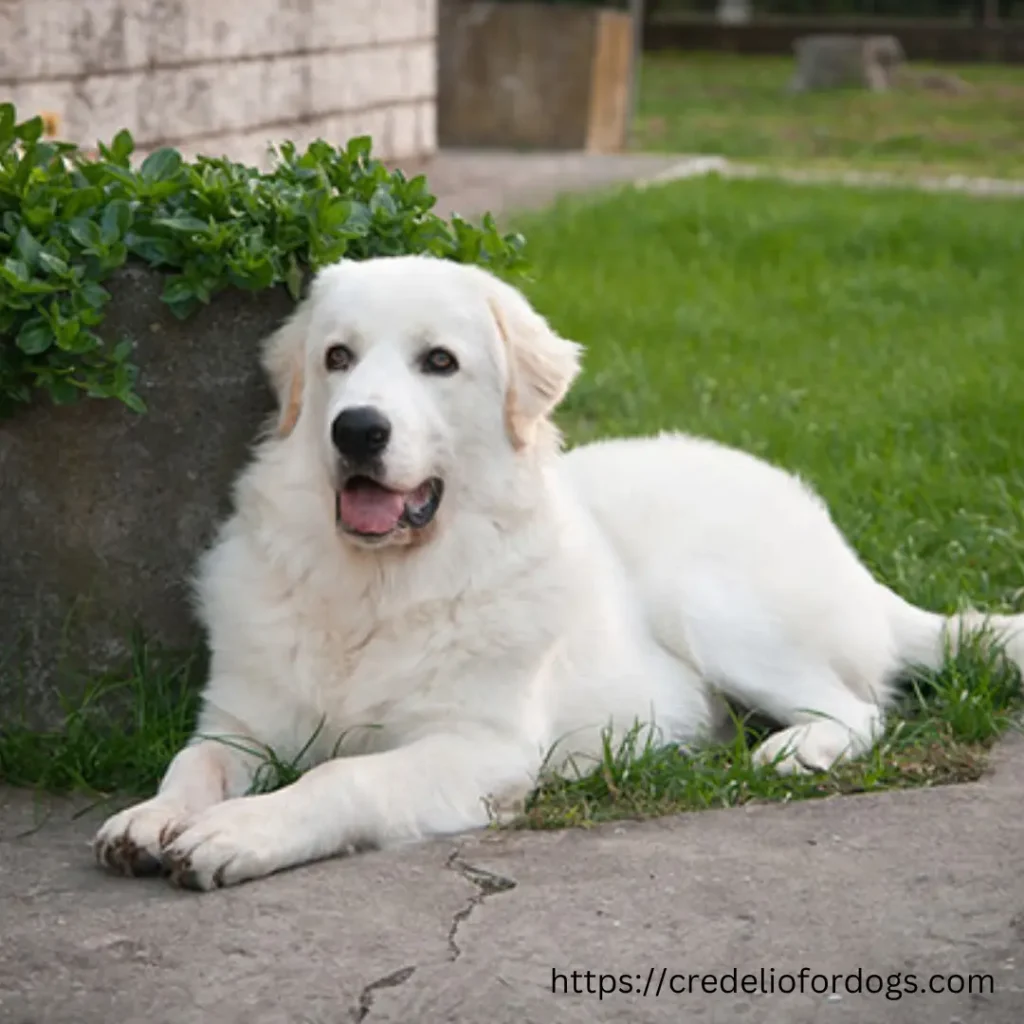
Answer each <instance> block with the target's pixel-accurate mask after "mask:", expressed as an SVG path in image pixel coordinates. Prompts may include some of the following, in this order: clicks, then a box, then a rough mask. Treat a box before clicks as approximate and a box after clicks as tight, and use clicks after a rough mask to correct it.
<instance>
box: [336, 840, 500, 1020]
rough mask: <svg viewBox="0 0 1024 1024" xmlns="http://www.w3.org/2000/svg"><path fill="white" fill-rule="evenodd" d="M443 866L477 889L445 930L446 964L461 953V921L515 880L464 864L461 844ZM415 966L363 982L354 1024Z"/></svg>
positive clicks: (401, 982) (402, 983)
mask: <svg viewBox="0 0 1024 1024" xmlns="http://www.w3.org/2000/svg"><path fill="white" fill-rule="evenodd" d="M444 866H445V867H446V868H447V869H448V870H449V871H454V872H455V873H456V874H458V875H461V876H462V877H463V878H464V879H466V881H467V882H469V883H470V885H472V886H473V887H474V889H475V890H476V891H475V892H474V893H473V895H472V896H470V898H469V900H468V901H467V902H466V905H465V906H464V907H461V908H460V909H459V910H457V911H456V912H455V913H454V914H453V915H452V923H451V927H450V928H449V929H448V963H452V962H453V961H455V960H458V959H459V957H460V956H462V949H461V948H460V946H459V944H458V941H457V937H458V933H459V927H460V926H461V924H462V922H463V921H465V920H467V919H468V917H469V915H470V914H472V913H473V911H474V910H476V908H477V907H478V906H480V904H481V903H483V902H484V900H486V899H487V898H488V897H489V896H494V895H496V894H497V893H501V892H508V891H509V890H511V889H514V888H515V887H516V881H515V879H512V878H506V877H505V876H504V875H496V874H495V873H494V872H493V871H487V870H486V869H485V868H478V867H477V866H476V865H474V864H467V863H466V862H465V861H464V860H463V859H462V849H461V847H456V848H455V849H454V850H452V852H451V854H450V855H449V856H448V859H447V860H446V861H445V865H444ZM418 966H419V965H417V964H410V965H409V966H407V967H400V968H399V969H398V970H397V971H392V972H391V973H390V974H385V975H384V976H383V977H381V978H377V979H376V980H375V981H371V982H370V983H369V984H368V985H366V986H365V987H364V988H363V990H362V992H360V993H359V1004H358V1006H357V1007H356V1009H355V1010H354V1011H353V1012H352V1019H353V1020H354V1021H355V1024H360V1022H361V1021H364V1020H366V1018H367V1017H368V1016H369V1015H370V1013H371V1012H372V1011H373V1001H374V998H375V995H376V993H377V992H378V991H380V990H381V989H384V988H398V986H399V985H404V984H405V983H406V982H407V981H408V980H409V979H410V978H411V977H412V976H413V975H414V974H415V973H416V970H417V967H418Z"/></svg>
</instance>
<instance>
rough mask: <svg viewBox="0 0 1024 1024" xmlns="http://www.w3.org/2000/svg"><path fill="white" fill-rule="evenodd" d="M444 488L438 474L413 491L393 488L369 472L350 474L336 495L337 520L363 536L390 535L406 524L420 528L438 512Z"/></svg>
mask: <svg viewBox="0 0 1024 1024" xmlns="http://www.w3.org/2000/svg"><path fill="white" fill-rule="evenodd" d="M443 492H444V483H443V482H442V481H441V480H439V479H438V478H437V477H431V479H429V480H427V481H425V482H424V483H422V484H420V485H419V487H417V488H416V489H415V490H412V491H393V490H391V488H389V487H385V486H384V485H383V484H380V483H378V482H377V481H376V480H373V479H371V478H370V477H368V476H353V477H349V479H348V480H346V481H345V484H344V486H343V487H342V488H341V490H340V491H338V492H337V494H336V496H335V505H334V512H335V520H336V522H337V523H338V525H339V526H340V527H341V528H342V529H343V530H345V531H346V532H347V533H352V534H355V535H356V536H359V537H368V538H379V537H386V536H388V535H389V534H391V533H394V532H395V531H396V530H397V529H399V528H400V527H403V526H405V527H410V528H412V529H414V530H420V529H422V528H423V527H424V526H426V525H427V524H428V523H430V521H431V520H432V519H433V518H434V516H435V515H437V510H438V508H439V507H440V505H441V495H442V493H443Z"/></svg>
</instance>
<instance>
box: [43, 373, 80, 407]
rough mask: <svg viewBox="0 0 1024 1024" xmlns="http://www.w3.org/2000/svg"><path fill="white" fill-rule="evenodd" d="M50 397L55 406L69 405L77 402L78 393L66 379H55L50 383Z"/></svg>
mask: <svg viewBox="0 0 1024 1024" xmlns="http://www.w3.org/2000/svg"><path fill="white" fill-rule="evenodd" d="M50 397H51V398H52V399H53V401H54V404H56V405H70V404H71V403H72V402H77V401H78V397H79V391H78V388H76V387H75V385H74V384H73V383H72V382H71V381H70V380H68V379H67V378H66V377H55V378H54V379H53V380H51V381H50Z"/></svg>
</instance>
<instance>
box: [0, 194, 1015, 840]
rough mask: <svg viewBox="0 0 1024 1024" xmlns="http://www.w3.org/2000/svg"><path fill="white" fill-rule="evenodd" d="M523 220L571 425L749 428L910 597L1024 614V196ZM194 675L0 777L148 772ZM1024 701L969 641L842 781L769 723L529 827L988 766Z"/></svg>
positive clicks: (668, 203)
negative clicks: (559, 344)
mask: <svg viewBox="0 0 1024 1024" xmlns="http://www.w3.org/2000/svg"><path fill="white" fill-rule="evenodd" d="M520 226H521V227H522V229H523V230H524V231H525V233H526V234H527V237H528V239H529V251H530V254H531V256H532V259H533V262H534V267H533V271H532V280H530V281H529V282H528V283H527V285H526V288H527V291H528V292H529V294H530V296H531V298H532V299H533V300H534V301H535V302H536V304H537V305H538V307H539V308H540V309H541V310H543V311H544V312H545V313H546V314H547V315H549V316H550V317H551V319H552V321H553V322H554V324H555V325H556V327H557V328H558V329H560V330H561V331H562V332H563V333H565V334H566V335H568V336H570V337H573V338H575V339H577V340H580V341H583V342H585V343H586V344H587V346H588V354H587V357H586V360H585V370H584V375H583V377H582V379H581V380H580V382H579V383H578V385H577V387H576V388H575V389H574V391H573V392H572V394H571V395H570V397H569V399H568V400H567V402H566V404H565V406H564V408H563V410H562V412H561V414H560V420H561V423H562V426H563V427H564V428H565V430H566V432H567V435H568V438H569V439H570V441H571V442H573V443H578V442H581V441H585V440H588V439H591V438H595V437H599V436H602V435H606V434H620V433H621V434H639V433H644V432H649V431H656V430H660V429H669V428H675V429H683V430H688V431H692V432H696V433H700V434H705V435H709V436H711V437H715V438H718V439H720V440H723V441H726V442H729V443H733V444H737V445H740V446H742V447H744V448H747V449H749V450H751V451H753V452H756V453H758V454H760V455H762V456H764V457H766V458H769V459H771V460H773V461H775V462H778V463H780V464H782V465H785V466H787V467H789V468H791V469H793V470H796V471H799V472H800V473H801V474H803V475H804V476H805V477H806V479H808V480H809V481H810V482H811V483H812V484H813V485H814V486H816V487H817V488H818V489H819V491H820V492H821V493H822V494H823V495H824V497H825V498H826V499H827V500H828V502H829V503H830V505H831V507H832V509H833V511H834V514H835V517H836V519H837V521H838V523H839V524H840V526H841V527H842V529H843V530H844V531H845V532H846V534H847V536H848V537H849V538H850V540H851V542H852V543H853V544H854V545H855V547H856V548H857V550H858V551H859V552H860V554H861V555H862V556H863V558H864V559H865V560H866V561H867V563H868V564H869V565H870V566H871V567H872V569H873V570H874V571H875V572H876V573H877V574H878V575H879V576H880V577H881V578H882V579H883V580H885V581H886V582H887V583H888V584H890V585H891V586H893V587H895V588H896V589H897V590H899V591H900V592H901V593H902V594H904V595H905V596H906V597H908V598H910V599H912V600H914V601H916V602H918V603H921V604H924V605H927V606H930V607H933V608H936V609H945V610H952V609H954V608H955V607H956V606H957V604H958V602H959V601H960V600H961V598H963V597H968V598H970V599H971V600H972V601H973V602H976V603H978V604H979V605H981V606H983V607H987V608H990V609H996V608H1014V607H1016V608H1020V607H1021V606H1022V591H1021V588H1022V587H1024V460H1022V455H1021V453H1022V452H1024V329H1022V326H1021V325H1022V324H1024V286H1022V284H1021V282H1024V203H1020V202H1018V201H1014V200H1005V199H1004V200H987V199H972V198H969V197H964V196H958V195H941V196H939V195H921V194H912V193H906V192H897V191H893V192H885V193H878V192H867V191H855V190H847V189H840V188H837V187H832V186H814V187H806V186H805V187H799V186H791V185H785V184H782V183H778V182H770V181H731V182H726V181H721V180H717V179H703V180H694V181H689V182H682V183H676V184H673V185H670V186H666V187H663V188H658V189H653V190H649V191H647V192H644V193H637V192H633V191H625V192H622V193H619V194H616V195H613V196H610V197H608V198H604V199H599V200H593V199H586V200H582V199H576V200H568V201H565V202H562V203H561V204H559V205H558V206H556V207H555V208H554V209H553V210H550V211H547V212H544V213H542V214H537V215H533V216H530V217H527V218H524V219H523V220H522V222H521V225H520ZM184 682H185V673H184V671H175V670H173V669H172V670H167V669H160V668H157V667H155V666H154V665H153V664H151V663H149V662H148V661H147V660H146V658H145V657H144V656H143V655H142V654H141V653H140V659H139V663H138V665H137V667H136V671H135V672H134V673H133V674H132V675H131V676H130V677H129V678H127V679H121V680H115V681H113V682H112V683H110V684H106V683H104V684H98V685H103V686H106V685H112V686H114V687H115V688H118V689H121V690H122V691H124V693H125V694H126V695H127V696H128V698H129V699H130V700H131V701H132V702H133V704H134V707H135V710H136V721H137V729H136V730H135V731H131V730H129V731H123V730H122V731H119V732H117V733H115V734H113V735H112V734H111V732H110V727H109V725H107V724H106V723H105V719H104V717H103V712H101V711H99V710H96V709H97V708H98V707H99V706H100V705H99V704H98V703H97V702H96V701H95V699H93V700H92V702H91V703H89V704H87V705H86V706H85V707H84V708H82V707H78V708H75V709H72V710H71V713H70V715H69V723H68V726H67V728H66V729H65V730H64V731H63V732H62V733H61V734H60V735H54V736H40V735H38V734H31V733H26V732H18V731H16V730H12V729H8V730H7V732H6V733H5V734H4V737H3V738H2V739H0V775H6V776H7V777H8V778H9V779H10V780H11V781H15V782H21V783H27V784H44V785H46V786H49V787H51V788H68V787H72V786H77V787H80V788H81V787H90V788H93V789H98V790H110V789H131V790H134V791H140V790H141V791H143V792H145V791H147V790H149V789H151V788H152V786H153V785H154V784H155V782H156V781H157V778H158V777H159V774H160V772H161V771H162V769H163V767H164V766H165V765H166V763H167V760H168V758H169V756H170V754H171V753H172V751H173V750H174V749H175V747H176V746H177V745H178V744H179V743H180V742H181V740H182V739H183V737H184V733H185V730H186V728H187V722H188V714H189V710H190V706H191V705H190V699H189V700H185V699H183V694H185V693H186V692H187V691H186V689H185V687H184ZM93 689H94V691H95V689H96V687H94V688H93ZM95 696H96V695H95V692H94V693H93V698H95ZM1018 697H1019V680H1018V679H1017V678H1016V677H1015V676H1014V675H1013V674H1012V673H1009V672H1007V671H1005V670H1004V669H1002V668H1000V667H999V666H998V665H997V664H995V663H994V662H993V661H992V660H991V659H988V658H986V657H984V656H982V655H981V654H979V653H977V652H975V653H973V654H972V653H971V652H970V651H967V652H965V653H963V654H962V655H961V656H960V657H958V659H957V661H956V662H955V663H951V664H950V665H949V666H947V668H946V670H945V671H944V672H943V673H941V674H940V675H939V676H937V677H935V678H927V679H919V680H915V681H914V683H913V685H911V686H909V687H908V695H907V700H906V703H905V706H904V707H903V708H902V711H901V714H900V715H898V716H896V717H895V718H894V720H893V723H892V725H891V727H890V730H889V733H888V735H887V738H886V741H885V742H884V743H883V744H882V745H881V747H880V748H879V749H878V751H877V752H875V753H874V754H872V755H871V756H870V757H868V758H867V759H865V760H864V761H863V762H861V763H859V764H856V765H852V766H850V767H848V768H844V769H843V770H841V771H838V772H835V773H833V774H831V775H823V776H815V777H811V778H807V779H801V780H780V779H778V778H776V777H774V776H773V775H772V774H771V773H770V772H763V771H755V770H754V769H753V768H752V766H751V764H750V758H749V743H750V737H749V734H748V733H743V734H742V735H741V738H740V740H739V741H738V742H737V744H736V745H734V746H732V747H730V748H728V749H716V750H711V751H708V752H706V753H704V754H701V755H699V756H697V757H695V758H693V759H686V758H684V757H682V756H681V755H680V754H678V753H677V752H675V751H671V750H669V751H638V750H630V749H628V748H626V749H622V750H609V751H608V756H607V760H606V764H605V765H604V766H603V768H602V770H601V771H599V772H598V773H597V774H595V775H594V776H592V777H591V778H589V779H586V780H583V781H574V782H570V783H561V784H554V785H549V786H547V787H546V788H545V789H543V790H542V791H541V793H540V794H539V796H538V798H537V799H536V800H534V801H533V802H532V804H531V806H530V808H529V809H528V813H527V815H526V817H525V819H524V824H527V825H532V826H537V827H546V826H552V825H562V824H567V823H570V824H571V823H581V822H587V821H592V820H599V819H602V818H606V817H612V816H616V815H646V814H654V813H663V812H668V811H675V810H686V809H696V808H701V807H707V806H729V805H734V804H737V803H741V802H743V801H746V800H751V799H773V800H777V799H783V800H785V799H793V798H798V797H806V796H820V795H825V794H829V793H835V792H850V791H862V790H871V789H878V788H886V787H892V786H898V785H929V784H936V783H942V782H949V781H956V780H963V779H970V778H976V777H977V776H978V775H979V773H980V772H981V771H982V770H983V769H984V764H985V755H986V750H987V748H988V746H989V745H990V744H991V742H992V741H993V740H994V739H995V738H996V737H997V736H998V735H999V734H1000V733H1001V732H1002V731H1003V730H1004V729H1006V728H1007V727H1008V725H1009V724H1010V722H1011V720H1013V719H1014V718H1015V716H1016V714H1017V710H1018ZM288 774H289V772H288V771H287V766H285V770H284V775H285V776H288Z"/></svg>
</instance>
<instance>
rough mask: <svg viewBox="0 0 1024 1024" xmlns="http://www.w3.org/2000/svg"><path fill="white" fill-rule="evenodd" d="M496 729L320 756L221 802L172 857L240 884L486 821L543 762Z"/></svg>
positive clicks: (172, 863) (179, 869)
mask: <svg viewBox="0 0 1024 1024" xmlns="http://www.w3.org/2000/svg"><path fill="white" fill-rule="evenodd" d="M539 760H540V757H539V754H538V756H537V758H536V763H533V759H532V758H531V757H530V756H529V754H528V752H527V750H526V749H525V748H524V747H523V746H522V745H519V744H515V743H511V742H506V741H503V740H502V739H500V738H499V737H495V736H493V735H492V734H480V735H475V736H473V737H470V736H467V735H465V734H462V735H440V734H439V735H431V736H426V737H423V738H421V739H418V740H416V741H414V742H413V743H410V744H409V745H408V746H405V747H399V748H398V749H395V750H390V751H385V752H384V753H379V754H367V755H363V756H358V757H347V758H338V759H335V760H332V761H328V762H326V763H324V764H321V765H318V766H317V767H316V768H313V769H312V770H311V771H309V772H307V773H306V774H305V775H304V776H303V777H302V778H300V779H299V780H298V781H297V782H295V783H293V784H292V785H290V786H287V787H285V788H284V789H280V790H277V791H276V792H273V793H265V794H260V795H258V796H247V797H242V798H240V799H236V800H228V801H226V802H224V803H219V804H215V805H214V806H212V807H210V808H208V809H207V810H206V811H205V812H203V813H200V814H198V815H196V816H195V817H193V818H192V819H191V820H189V821H188V822H186V823H185V824H184V826H182V827H181V828H179V829H177V830H176V831H177V834H176V835H173V836H170V837H167V836H165V840H168V839H169V841H168V842H166V845H165V848H164V851H163V860H164V865H165V867H166V868H167V870H168V871H169V872H170V874H171V877H172V879H173V880H174V881H176V882H178V883H179V884H182V885H185V886H187V887H189V888H196V889H212V888H216V887H219V886H224V885H235V884H237V883H239V882H244V881H246V880H247V879H253V878H259V877H260V876H263V875H268V874H271V873H272V872H274V871H280V870H281V869H283V868H288V867H294V866H296V865H299V864H303V863H307V862H309V861H313V860H319V859H322V858H324V857H330V856H333V855H335V854H338V853H342V852H346V851H353V850H356V849H359V848H362V847H383V846H391V845H396V844H399V843H404V842H410V841H414V840H417V839H421V838H424V837H427V836H434V835H446V834H453V833H457V832H464V831H466V830H468V829H473V828H481V827H483V826H485V825H487V824H488V823H489V821H491V820H492V817H493V813H494V808H495V806H497V807H499V808H500V807H501V806H503V805H506V804H508V803H510V802H513V801H516V800H521V799H522V798H524V797H525V796H526V794H527V793H528V792H529V790H530V788H532V786H533V784H534V772H535V770H536V768H537V767H539Z"/></svg>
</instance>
